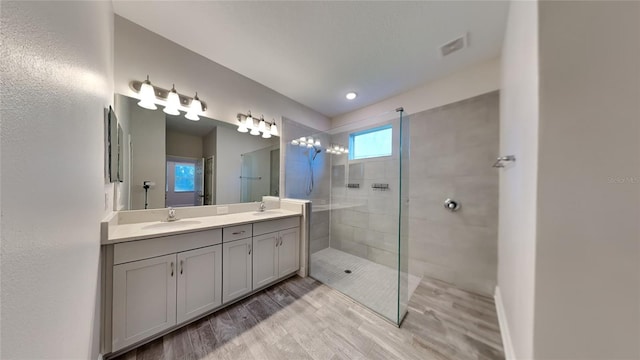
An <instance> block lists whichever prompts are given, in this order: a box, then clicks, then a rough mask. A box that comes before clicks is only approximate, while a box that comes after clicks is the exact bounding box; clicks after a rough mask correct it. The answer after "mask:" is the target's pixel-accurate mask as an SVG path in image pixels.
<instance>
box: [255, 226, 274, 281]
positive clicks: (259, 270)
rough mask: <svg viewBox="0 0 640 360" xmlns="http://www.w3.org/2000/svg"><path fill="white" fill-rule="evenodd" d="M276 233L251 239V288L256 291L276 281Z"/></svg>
mask: <svg viewBox="0 0 640 360" xmlns="http://www.w3.org/2000/svg"><path fill="white" fill-rule="evenodd" d="M279 242H280V238H279V237H278V233H277V232H274V233H269V234H264V235H259V236H254V237H253V248H254V249H255V252H254V254H253V288H254V289H257V288H259V287H261V286H264V285H267V284H269V283H271V282H273V281H275V280H276V279H278V243H279Z"/></svg>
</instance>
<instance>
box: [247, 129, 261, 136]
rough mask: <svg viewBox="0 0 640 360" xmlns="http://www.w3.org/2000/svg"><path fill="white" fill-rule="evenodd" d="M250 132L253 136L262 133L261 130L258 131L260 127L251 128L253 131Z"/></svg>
mask: <svg viewBox="0 0 640 360" xmlns="http://www.w3.org/2000/svg"><path fill="white" fill-rule="evenodd" d="M249 134H251V135H253V136H258V135H260V131H258V128H256V127H254V128H253V129H251V132H250V133H249Z"/></svg>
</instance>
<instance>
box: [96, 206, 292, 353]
mask: <svg viewBox="0 0 640 360" xmlns="http://www.w3.org/2000/svg"><path fill="white" fill-rule="evenodd" d="M299 249H300V217H291V218H283V219H277V220H268V221H258V222H255V223H249V224H242V225H235V226H228V227H225V228H223V229H211V230H203V231H195V232H185V233H181V234H175V235H169V236H161V237H149V238H143V239H140V240H132V241H126V242H120V243H116V244H113V245H111V246H109V247H108V248H107V249H106V251H105V253H104V256H105V257H104V259H105V260H104V261H105V262H104V264H105V265H104V266H105V269H109V270H112V271H108V273H105V278H104V284H105V286H104V293H105V297H104V302H105V309H104V314H103V316H104V317H103V319H104V323H105V331H104V333H103V334H102V336H103V344H108V345H106V346H104V350H105V351H104V352H105V353H112V352H117V351H120V350H124V349H125V348H127V347H130V346H132V345H135V344H139V343H142V342H144V341H145V340H147V339H150V338H152V337H154V336H157V335H158V334H161V333H166V332H168V331H171V330H173V329H175V328H177V327H179V326H182V325H184V324H187V323H189V321H193V320H194V319H197V318H198V317H200V316H203V315H206V314H208V313H211V312H212V311H215V310H216V309H219V308H221V307H222V306H224V305H225V304H229V303H231V302H232V301H234V300H237V299H239V298H242V297H244V296H247V295H249V294H251V293H255V292H256V291H259V290H260V289H261V288H264V287H266V286H269V285H271V284H273V283H275V282H276V281H278V280H280V279H282V278H284V277H286V276H289V275H291V274H293V273H295V272H296V271H298V269H299V267H300V259H299V257H300V255H299V251H300V250H299Z"/></svg>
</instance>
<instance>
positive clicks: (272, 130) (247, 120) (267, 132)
mask: <svg viewBox="0 0 640 360" xmlns="http://www.w3.org/2000/svg"><path fill="white" fill-rule="evenodd" d="M236 118H237V119H238V131H239V132H242V133H245V132H248V131H249V130H251V132H249V134H251V135H254V136H258V135H260V133H262V137H263V138H264V139H269V138H270V137H272V136H279V134H278V127H277V126H276V121H275V120H273V122H268V121H266V120H265V119H264V115H261V116H260V121H259V122H258V124H257V125H256V122H255V121H256V118H255V117H253V116H252V115H251V111H248V112H247V114H246V115H245V114H242V113H238V115H236Z"/></svg>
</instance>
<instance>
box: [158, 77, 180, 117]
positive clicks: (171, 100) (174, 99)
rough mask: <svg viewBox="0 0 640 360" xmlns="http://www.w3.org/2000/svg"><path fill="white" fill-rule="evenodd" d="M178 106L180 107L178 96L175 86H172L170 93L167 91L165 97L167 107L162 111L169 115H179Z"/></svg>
mask: <svg viewBox="0 0 640 360" xmlns="http://www.w3.org/2000/svg"><path fill="white" fill-rule="evenodd" d="M178 106H180V96H178V92H177V91H176V86H175V84H174V85H173V87H172V88H171V91H169V95H167V106H165V107H164V109H163V110H162V111H164V113H165V114H169V115H180V111H178Z"/></svg>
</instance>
